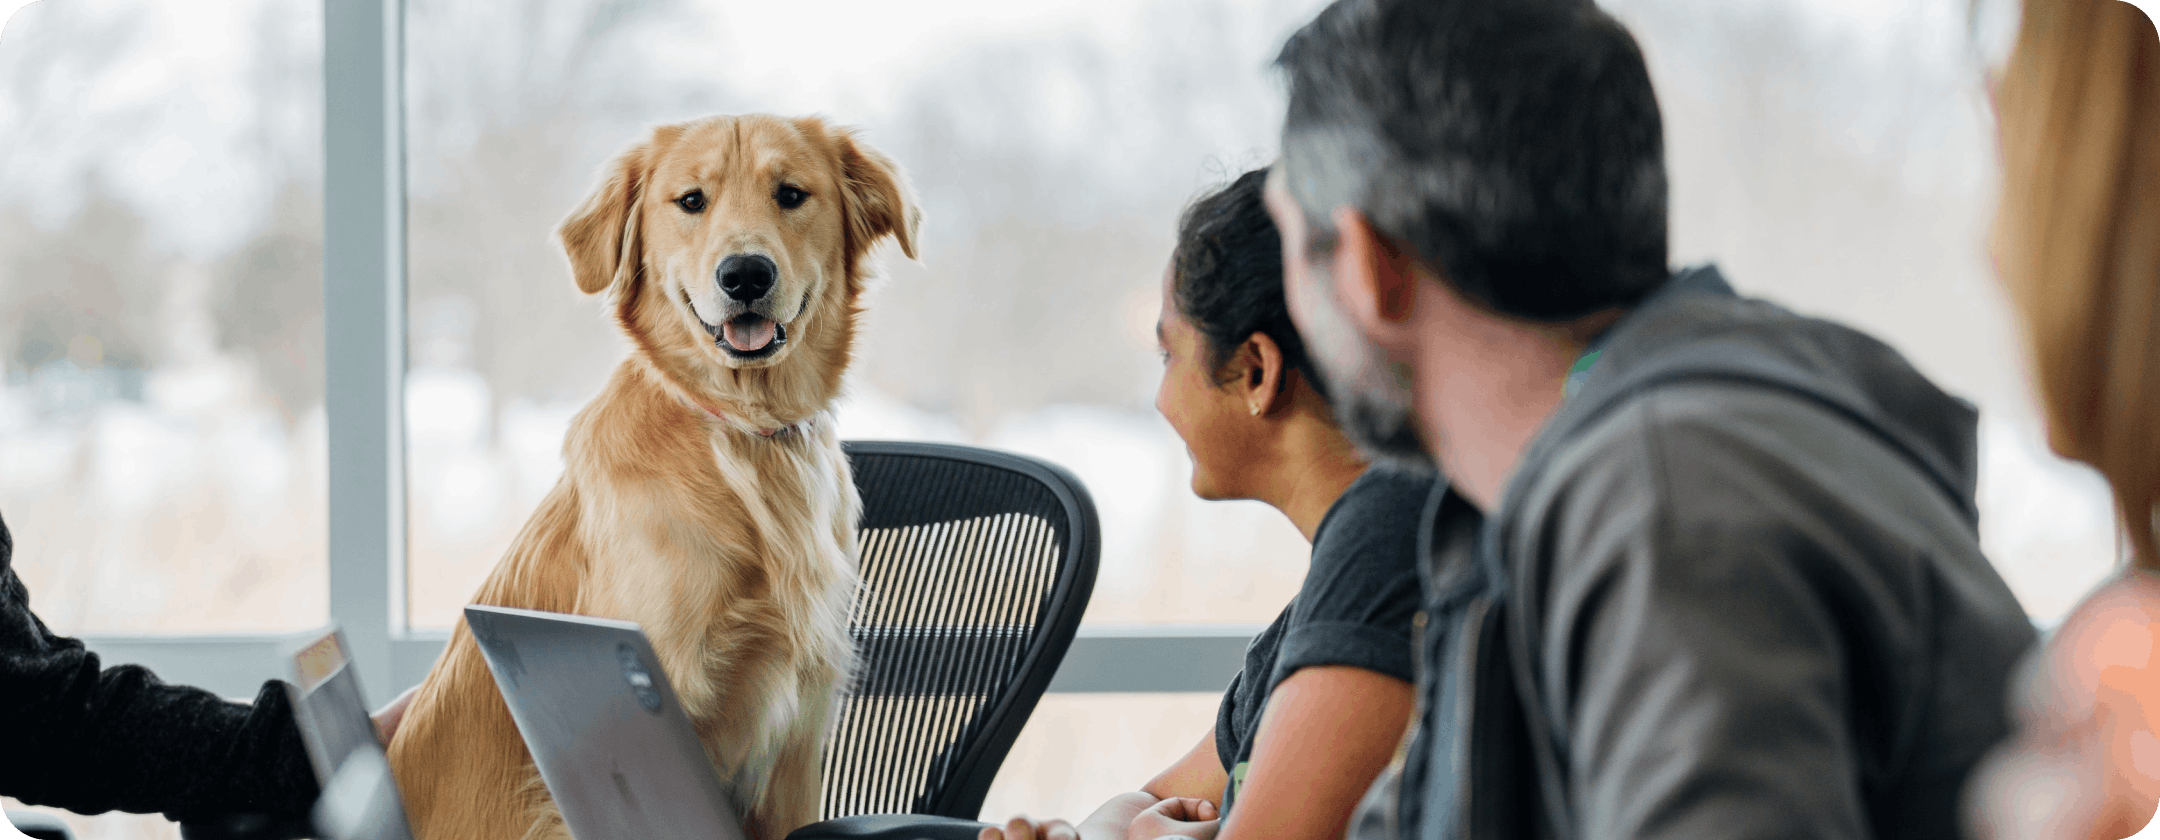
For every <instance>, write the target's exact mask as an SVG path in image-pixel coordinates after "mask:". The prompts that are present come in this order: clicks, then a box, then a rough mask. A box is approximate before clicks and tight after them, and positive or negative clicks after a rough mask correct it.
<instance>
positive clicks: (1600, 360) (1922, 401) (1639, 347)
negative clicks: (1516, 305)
mask: <svg viewBox="0 0 2160 840" xmlns="http://www.w3.org/2000/svg"><path fill="white" fill-rule="evenodd" d="M1598 348H1599V349H1600V350H1601V351H1602V352H1601V353H1600V355H1599V356H1598V357H1597V359H1596V361H1595V362H1594V363H1593V364H1592V365H1591V366H1590V368H1589V370H1587V371H1585V372H1584V374H1583V378H1582V379H1581V381H1580V384H1579V388H1578V390H1577V391H1576V393H1575V394H1574V395H1573V396H1571V397H1569V398H1568V400H1567V401H1566V402H1565V403H1563V404H1562V405H1561V407H1560V410H1559V411H1557V412H1555V413H1554V415H1553V417H1552V419H1551V420H1550V421H1548V422H1547V425H1546V428H1545V429H1544V430H1543V431H1541V432H1540V433H1539V435H1538V437H1537V439H1536V442H1535V443H1533V444H1532V445H1531V448H1530V450H1529V451H1528V452H1526V453H1525V454H1524V457H1523V460H1522V462H1521V463H1520V464H1519V465H1518V466H1517V467H1516V470H1515V475H1514V477H1513V478H1511V479H1510V480H1509V482H1508V488H1509V490H1508V494H1507V495H1508V496H1513V495H1515V491H1516V489H1517V488H1516V485H1517V484H1518V483H1520V482H1522V481H1523V480H1525V479H1530V478H1534V477H1535V476H1536V475H1537V474H1538V473H1540V472H1542V471H1543V470H1542V469H1541V468H1542V466H1543V465H1544V462H1546V461H1548V460H1550V459H1551V457H1552V456H1553V454H1554V453H1555V452H1557V451H1558V449H1559V448H1560V447H1562V446H1564V445H1565V444H1566V442H1567V441H1568V439H1569V438H1571V437H1573V435H1574V433H1576V432H1578V431H1580V430H1582V429H1583V428H1585V427H1586V426H1588V425H1589V424H1591V423H1593V422H1595V421H1596V420H1597V419H1598V418H1600V417H1602V416H1603V415H1605V414H1606V413H1607V412H1609V411H1611V410H1613V409H1614V408H1616V407H1618V406H1620V405H1622V404H1624V403H1626V402H1627V401H1628V399H1629V398H1630V397H1633V396H1635V395H1638V394H1641V393H1644V392H1646V391H1648V390H1650V389H1652V388H1655V387H1657V386H1660V385H1666V384H1671V383H1675V382H1683V381H1685V382H1703V381H1719V380H1723V381H1729V382H1733V383H1735V384H1747V385H1754V386H1761V387H1770V388H1777V389H1781V390H1785V391H1788V392H1791V393H1793V394H1796V395H1799V396H1801V397H1804V398H1806V399H1809V400H1812V401H1814V402H1816V403H1819V404H1821V405H1823V406H1825V407H1827V408H1829V409H1831V410H1833V411H1835V412H1837V413H1839V414H1841V415H1843V416H1845V417H1847V418H1848V419H1850V420H1851V421H1853V422H1854V423H1855V424H1856V425H1858V426H1859V427H1861V428H1863V429H1865V430H1867V431H1868V432H1870V433H1871V434H1874V435H1875V436H1877V437H1879V438H1881V439H1882V440H1883V441H1884V443H1886V444H1887V445H1889V446H1890V447H1891V449H1892V450H1893V451H1896V452H1899V453H1901V454H1902V455H1903V456H1904V457H1905V458H1906V459H1908V460H1909V461H1911V463H1912V464H1913V465H1914V466H1915V467H1917V468H1919V469H1920V470H1921V471H1922V472H1923V473H1924V474H1926V475H1927V476H1928V477H1929V478H1930V479H1931V480H1932V481H1933V482H1934V483H1935V484H1936V485H1938V486H1939V487H1940V488H1941V489H1942V491H1943V493H1945V494H1946V495H1947V496H1949V497H1950V499H1951V500H1953V501H1954V503H1955V504H1956V505H1957V507H1958V509H1959V510H1960V511H1962V512H1963V514H1964V517H1965V519H1966V521H1967V522H1968V523H1970V524H1972V525H1974V526H1975V527H1977V526H1978V523H1979V512H1978V507H1977V505H1976V504H1975V502H1974V491H1975V488H1976V485H1977V482H1978V476H1979V467H1978V443H1977V440H1978V438H1977V433H1978V423H1979V412H1978V411H1977V410H1975V409H1974V408H1973V406H1972V404H1971V403H1968V402H1966V401H1964V400H1962V399H1959V398H1957V397H1953V396H1951V395H1949V394H1946V393H1944V392H1943V391H1942V389H1940V388H1937V387H1935V384H1934V383H1933V382H1930V381H1928V379H1927V377H1925V376H1922V375H1921V374H1920V372H1919V371H1917V370H1914V369H1913V367H1912V365H1911V364H1909V363H1907V362H1906V361H1905V357H1904V356H1902V355H1900V354H1899V353H1898V352H1897V351H1896V350H1893V349H1891V348H1890V346H1889V345H1886V344H1884V343H1882V342H1881V341H1878V340H1876V339H1874V338H1871V337H1869V336H1867V335H1866V334H1863V333H1861V332H1859V331H1857V330H1854V329H1851V328H1849V327H1845V326H1842V325H1839V324H1835V323H1832V322H1830V321H1825V320H1822V319H1819V318H1809V317H1804V316H1801V315H1796V314H1793V313H1792V312H1790V311H1788V310H1786V309H1785V308H1784V307H1781V306H1778V305H1776V304H1772V303H1768V302H1765V301H1761V300H1756V299H1752V298H1743V297H1740V296H1739V295H1736V294H1734V293H1733V290H1732V287H1731V286H1730V285H1729V284H1727V283H1726V282H1725V278H1724V277H1723V276H1722V275H1721V274H1719V273H1718V270H1717V268H1716V267H1714V266H1702V267H1698V268H1691V269H1686V270H1683V271H1681V272H1679V273H1677V274H1675V275H1674V276H1673V278H1672V279H1671V280H1670V281H1667V282H1666V284H1665V285H1664V286H1663V287H1661V288H1660V289H1659V290H1658V291H1657V292H1655V293H1653V294H1652V295H1651V296H1650V297H1649V298H1646V299H1645V300H1644V301H1643V302H1642V304H1640V305H1639V306H1637V307H1636V308H1635V309H1634V311H1632V312H1630V313H1628V315H1627V316H1626V317H1623V318H1622V319H1621V320H1620V321H1619V322H1618V323H1617V324H1615V325H1613V327H1612V328H1611V329H1609V330H1608V331H1607V332H1606V333H1605V335H1604V336H1602V337H1600V338H1599V340H1598ZM1504 505H1505V502H1503V506H1504Z"/></svg>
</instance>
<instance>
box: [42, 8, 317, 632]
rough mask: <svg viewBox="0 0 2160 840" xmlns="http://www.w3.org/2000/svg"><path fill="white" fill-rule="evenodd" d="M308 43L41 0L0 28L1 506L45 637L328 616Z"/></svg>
mask: <svg viewBox="0 0 2160 840" xmlns="http://www.w3.org/2000/svg"><path fill="white" fill-rule="evenodd" d="M11 8H12V6H11ZM321 31H322V20H321V9H320V8H317V7H314V6H310V5H307V4H290V3H267V2H258V1H257V0H210V1H207V2H196V3H186V4H175V3H160V2H147V1H146V0H116V1H115V2H103V3H89V2H79V0H54V2H44V3H36V4H33V5H30V6H28V7H26V8H24V9H23V10H22V11H21V13H19V14H17V15H16V16H15V17H14V18H13V19H12V20H10V21H9V22H8V23H7V29H6V30H5V34H4V35H0V38H4V39H5V40H4V41H0V80H5V84H0V515H4V516H5V517H6V519H7V523H8V526H9V527H10V529H11V530H12V531H13V532H14V536H15V568H16V571H17V572H18V573H19V574H20V575H21V576H22V577H23V580H24V582H25V583H26V584H27V585H28V586H29V588H30V591H31V592H32V593H34V595H35V598H36V601H35V603H36V605H37V608H38V614H39V615H40V616H42V617H43V618H44V619H45V620H46V621H47V622H48V623H50V624H51V625H53V626H54V627H55V628H57V629H59V630H61V631H63V632H68V633H78V634H79V633H153V632H154V633H171V632H187V633H202V632H236V631H280V630H300V629H305V628H308V627H315V626H319V625H321V624H322V623H323V622H324V620H325V619H327V618H328V616H329V610H328V609H327V602H326V598H325V593H326V589H325V586H324V573H325V565H324V555H325V552H324V539H323V522H324V507H323V499H324V486H325V485H324V482H325V475H324V462H323V446H324V443H323V441H324V417H323V385H322V295H321V292H320V284H321V276H322V275H321V261H322V174H321V173H322V131H321V126H322V86H321V84H320V83H319V82H318V81H317V80H318V79H319V73H318V68H319V67H320V64H321V43H322V38H321Z"/></svg>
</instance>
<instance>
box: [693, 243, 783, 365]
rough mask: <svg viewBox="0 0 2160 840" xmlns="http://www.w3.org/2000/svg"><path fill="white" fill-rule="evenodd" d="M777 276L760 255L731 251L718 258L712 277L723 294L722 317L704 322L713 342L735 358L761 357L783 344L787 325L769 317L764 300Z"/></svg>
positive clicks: (772, 266)
mask: <svg viewBox="0 0 2160 840" xmlns="http://www.w3.org/2000/svg"><path fill="white" fill-rule="evenodd" d="M779 277H780V270H779V267H778V266H775V265H773V261H772V258H771V257H767V256H765V255H764V254H733V255H730V256H729V257H728V258H727V259H724V260H721V261H720V267H719V268H717V269H714V270H713V279H714V280H715V281H716V282H718V283H719V285H720V293H721V294H722V295H724V296H725V300H724V301H723V306H722V311H723V312H724V313H725V315H726V317H725V318H724V319H723V320H722V321H721V322H720V323H719V324H705V331H706V332H708V333H711V334H712V337H713V343H714V344H718V345H719V346H720V349H722V350H725V351H727V354H728V355H730V356H734V357H735V358H738V359H762V358H765V357H766V356H770V355H772V354H774V353H778V352H780V348H782V347H785V346H787V327H786V326H785V325H783V324H780V323H778V322H776V321H774V320H773V319H772V316H771V314H770V308H769V307H770V302H769V301H768V300H767V299H766V296H767V295H768V294H769V293H770V292H772V288H773V285H774V284H775V282H776V281H778V280H779ZM699 322H700V323H703V319H700V321H699Z"/></svg>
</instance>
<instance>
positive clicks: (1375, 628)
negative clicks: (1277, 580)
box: [1268, 469, 1434, 690]
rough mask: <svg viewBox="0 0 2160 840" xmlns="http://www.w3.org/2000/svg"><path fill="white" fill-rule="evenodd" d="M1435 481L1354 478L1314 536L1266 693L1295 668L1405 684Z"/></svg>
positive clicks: (1375, 474) (1378, 475)
mask: <svg viewBox="0 0 2160 840" xmlns="http://www.w3.org/2000/svg"><path fill="white" fill-rule="evenodd" d="M1433 481H1434V479H1432V478H1430V477H1422V476H1407V475H1401V474H1394V473H1384V472H1380V471H1378V470H1377V469H1376V470H1374V471H1371V472H1368V473H1367V474H1366V475H1365V476H1364V477H1362V478H1360V479H1358V481H1357V483H1356V484H1354V485H1352V486H1351V488H1350V489H1349V490H1348V491H1345V492H1344V494H1343V499H1342V501H1340V502H1338V503H1337V505H1336V507H1334V508H1332V509H1330V510H1329V511H1328V516H1327V519H1326V520H1325V521H1323V522H1322V523H1321V526H1320V528H1319V529H1318V530H1317V533H1316V534H1315V535H1314V539H1313V552H1312V568H1311V569H1310V570H1308V571H1307V572H1306V575H1305V585H1304V587H1303V588H1301V589H1299V590H1298V596H1297V601H1296V603H1295V604H1294V605H1293V606H1292V610H1293V612H1292V615H1291V620H1290V622H1289V627H1288V629H1287V630H1286V631H1285V632H1284V634H1283V639H1282V647H1281V649H1280V651H1279V652H1278V653H1277V654H1276V659H1275V668H1274V672H1273V673H1272V674H1271V675H1270V679H1269V684H1268V687H1269V689H1270V690H1273V688H1274V686H1275V685H1276V684H1279V683H1281V682H1282V681H1283V680H1285V679H1288V678H1289V677H1290V675H1291V674H1293V673H1296V672H1297V670H1298V669H1300V668H1307V667H1312V666H1319V665H1348V666H1352V667H1356V668H1363V669H1365V670H1368V671H1373V672H1375V673H1380V674H1386V675H1388V676H1390V677H1394V678H1396V679H1399V680H1402V681H1404V682H1411V681H1412V680H1414V679H1415V676H1414V674H1415V672H1414V671H1413V670H1412V667H1413V666H1412V663H1411V661H1410V659H1411V647H1410V624H1411V621H1412V620H1413V619H1414V618H1415V617H1416V615H1417V610H1418V602H1419V598H1420V590H1419V586H1418V556H1417V552H1418V531H1419V528H1420V527H1421V521H1422V517H1423V512H1424V507H1425V502H1426V499H1428V498H1429V497H1430V496H1431V493H1432V486H1433Z"/></svg>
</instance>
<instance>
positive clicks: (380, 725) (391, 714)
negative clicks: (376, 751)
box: [374, 685, 420, 744]
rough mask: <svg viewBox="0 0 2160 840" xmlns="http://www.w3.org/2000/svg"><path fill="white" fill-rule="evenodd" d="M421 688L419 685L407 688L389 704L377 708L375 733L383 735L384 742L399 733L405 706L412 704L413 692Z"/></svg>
mask: <svg viewBox="0 0 2160 840" xmlns="http://www.w3.org/2000/svg"><path fill="white" fill-rule="evenodd" d="M419 690H420V687H419V686H417V685H416V686H413V687H411V688H408V689H405V693H403V694H400V695H398V696H397V699H395V700H392V701H390V704H389V705H387V706H384V707H382V708H380V709H376V710H375V714H374V720H375V734H376V735H378V736H381V738H382V742H383V743H384V744H389V743H390V737H391V736H393V735H396V734H397V728H398V724H399V723H402V722H404V720H405V707H407V706H410V705H412V698H413V694H414V693H415V692H418V691H419Z"/></svg>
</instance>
